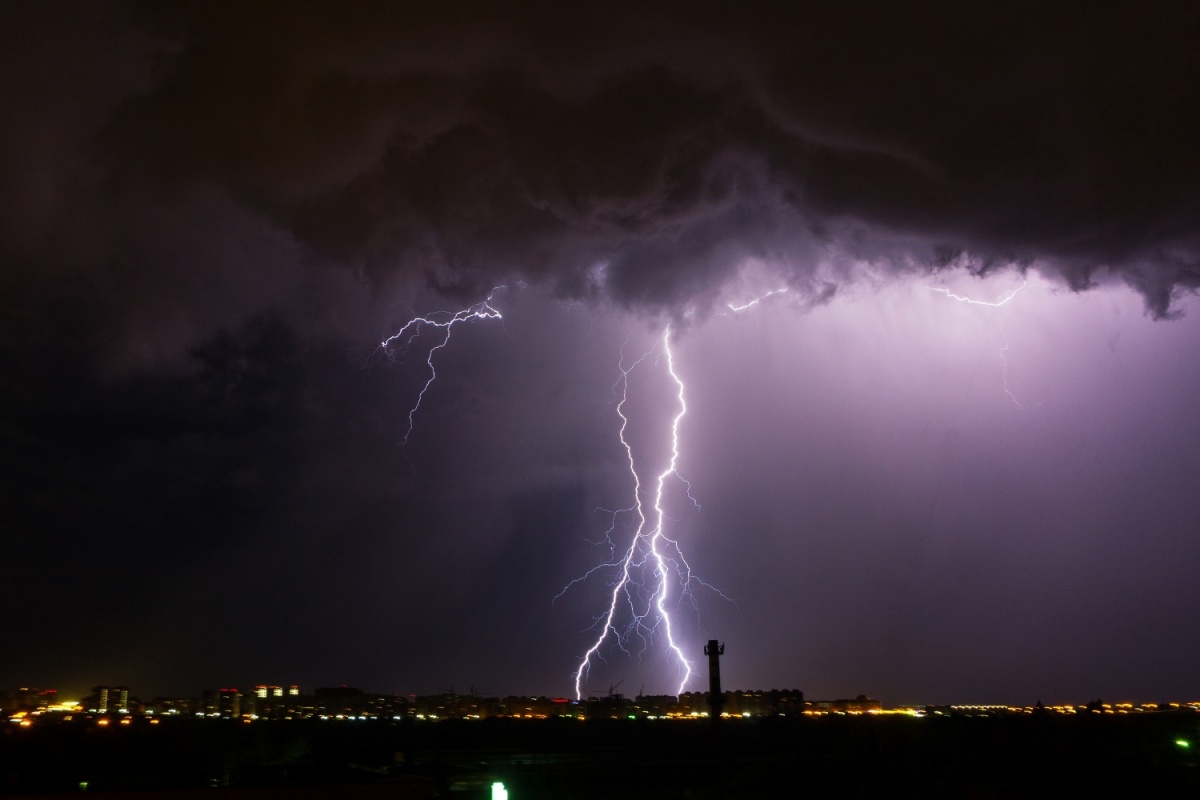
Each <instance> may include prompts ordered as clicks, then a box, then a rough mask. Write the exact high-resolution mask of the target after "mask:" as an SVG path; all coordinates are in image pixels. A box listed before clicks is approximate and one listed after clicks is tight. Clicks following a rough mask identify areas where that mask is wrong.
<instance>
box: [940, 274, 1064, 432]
mask: <svg viewBox="0 0 1200 800" xmlns="http://www.w3.org/2000/svg"><path fill="white" fill-rule="evenodd" d="M1028 283H1029V282H1028V281H1027V280H1022V281H1021V285H1020V286H1018V287H1017V288H1015V289H1010V290H1009V291H1007V292H1005V293H1004V294H1002V295H1001V296H1000V299H999V300H996V301H987V300H975V299H974V298H971V297H968V296H966V295H960V294H955V293H954V292H952V291H950V290H949V289H947V288H945V287H943V286H927V287H925V288H927V289H928V290H929V291H931V292H937V293H939V294H944V295H946V297H949V298H950V299H951V300H957V301H958V302H960V303H967V304H968V305H972V306H987V307H988V308H1000V307H1001V306H1004V305H1007V304H1008V303H1009V302H1010V301H1011V300H1012V299H1013V298H1014V297H1016V296H1017V295H1018V294H1019V293H1020V291H1021V290H1022V289H1024V288H1025V287H1026V285H1028ZM999 329H1000V338H1001V339H1003V340H1004V346H1003V347H1001V348H1000V361H1001V362H1002V363H1003V364H1004V370H1003V373H1002V381H1003V383H1004V393H1005V394H1006V395H1008V399H1010V400H1012V401H1013V405H1015V406H1016V407H1017V408H1019V409H1021V410H1022V411H1031V410H1033V409H1035V408H1038V407H1039V406H1041V405H1043V404H1044V403H1045V402H1046V400H1048V399H1049V398H1043V399H1042V400H1039V401H1038V402H1037V403H1035V404H1034V405H1031V406H1029V405H1025V404H1024V403H1022V402H1021V401H1020V400H1019V399H1017V396H1016V395H1015V394H1014V393H1013V391H1012V389H1010V388H1009V386H1008V336H1006V335H1005V333H1004V326H1003V325H1000V326H999Z"/></svg>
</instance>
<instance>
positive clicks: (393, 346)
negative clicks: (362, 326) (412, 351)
mask: <svg viewBox="0 0 1200 800" xmlns="http://www.w3.org/2000/svg"><path fill="white" fill-rule="evenodd" d="M506 288H508V287H507V286H497V287H495V288H493V289H492V291H491V292H489V293H488V296H487V299H485V300H483V301H482V302H479V303H476V304H475V305H473V306H468V307H467V308H464V309H463V310H462V311H456V312H453V313H451V312H449V311H441V312H434V313H433V314H430V315H429V316H425V317H413V318H412V319H410V320H409V321H408V322H406V323H404V327H402V328H401V329H400V330H398V331H396V332H395V333H393V334H392V335H391V336H389V337H387V338H386V339H384V340H383V341H382V342H380V343H379V349H380V350H381V351H383V353H384V354H385V355H387V357H388V358H390V359H393V360H395V354H396V353H397V352H399V353H400V354H404V353H407V352H408V349H409V347H410V346H411V345H412V343H413V342H414V341H416V339H417V337H418V336H420V335H421V331H423V330H424V329H425V328H435V329H437V330H439V331H441V332H442V334H443V335H442V340H441V341H440V342H438V343H437V344H435V345H433V346H432V347H430V348H429V351H428V353H427V354H426V356H425V364H426V365H427V366H428V367H429V378H428V379H427V380H426V381H425V385H424V386H422V387H421V391H420V392H418V393H417V400H416V402H415V403H413V405H412V408H410V409H409V410H408V428H407V429H406V430H405V431H404V438H403V439H402V440H401V444H404V445H407V444H408V437H409V436H411V435H412V431H413V422H414V420H415V418H416V414H417V411H418V410H419V409H420V408H421V403H422V402H423V401H424V400H425V393H426V392H428V391H429V387H430V386H432V385H433V382H434V381H435V380H437V368H436V367H434V365H433V357H434V354H435V353H437V351H439V350H441V349H442V348H443V347H445V346H446V345H448V344H450V334H451V332H452V331H453V330H454V326H455V325H458V324H459V323H461V322H470V321H473V320H477V319H504V317H503V316H502V315H501V314H500V312H499V311H497V310H496V308H495V307H494V306H493V305H492V298H493V297H495V295H496V292H498V291H500V290H502V289H506Z"/></svg>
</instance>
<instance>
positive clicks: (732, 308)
mask: <svg viewBox="0 0 1200 800" xmlns="http://www.w3.org/2000/svg"><path fill="white" fill-rule="evenodd" d="M787 290H788V287H786V286H784V287H783V288H782V289H772V290H771V291H769V292H767V293H766V294H764V295H760V296H758V297H756V298H754V299H753V300H750V301H749V302H746V303H742V304H741V305H739V306H735V305H734V304H733V303H726V304H725V305H726V306H727V307H728V308H729V310H730V311H733V312H738V311H745V310H746V309H748V308H753V307H754V306H756V305H758V304H759V303H761V302H762V301H763V300H766V299H767V298H768V297H774V296H775V295H777V294H786V293H787Z"/></svg>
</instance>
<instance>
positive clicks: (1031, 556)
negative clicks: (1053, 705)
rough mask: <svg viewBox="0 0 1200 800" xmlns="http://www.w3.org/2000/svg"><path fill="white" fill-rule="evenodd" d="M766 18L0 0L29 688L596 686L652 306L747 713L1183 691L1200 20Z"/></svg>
mask: <svg viewBox="0 0 1200 800" xmlns="http://www.w3.org/2000/svg"><path fill="white" fill-rule="evenodd" d="M774 6H775V4H771V5H764V6H760V7H751V8H750V9H749V10H747V9H746V8H745V7H744V4H739V6H738V9H739V10H737V11H735V10H733V6H731V5H723V4H715V3H681V4H661V5H657V6H656V7H655V8H654V9H651V10H647V9H643V8H641V7H640V5H639V4H631V5H629V6H627V7H624V8H622V7H621V6H619V5H614V4H612V3H597V4H590V3H577V4H569V8H562V7H560V6H559V4H545V5H544V6H543V5H537V4H528V5H521V6H519V7H518V8H516V9H514V8H512V7H511V4H497V5H486V4H467V5H466V6H465V7H462V8H456V9H453V10H450V11H445V12H441V11H430V10H428V9H425V8H423V7H421V8H418V7H415V6H414V7H411V8H410V7H408V4H397V3H379V4H371V3H363V4H357V5H355V6H354V8H352V9H350V10H346V9H341V8H339V9H336V10H335V9H333V8H332V7H330V8H329V9H327V10H325V11H323V12H314V11H312V10H304V11H300V12H298V11H296V10H295V9H293V8H292V6H291V4H286V3H278V4H271V3H264V4H258V5H255V6H254V7H253V8H250V9H247V8H245V7H244V6H243V4H238V3H228V4H227V3H211V4H208V3H206V4H200V5H195V6H193V5H186V4H173V3H167V4H159V3H155V4H136V3H129V4H125V3H78V4H70V3H62V4H40V3H33V2H17V3H6V4H3V5H0V112H2V113H0V186H3V187H4V192H3V194H2V198H3V200H2V201H0V385H2V386H3V387H4V390H3V392H0V470H2V472H0V475H2V476H3V480H2V481H0V531H2V532H3V536H4V539H3V541H4V543H5V558H4V564H5V566H4V578H3V580H2V581H0V609H3V611H2V612H0V613H2V614H3V616H2V617H0V618H2V619H3V622H4V625H5V630H6V637H5V639H6V641H8V642H11V643H13V644H12V646H9V647H6V648H5V649H6V657H5V658H4V659H3V662H4V663H3V664H0V688H3V687H5V686H10V685H17V684H20V685H25V684H30V683H41V684H51V685H55V684H57V685H59V686H60V688H65V689H66V690H68V691H69V690H73V689H79V688H86V687H88V686H90V685H92V684H96V683H108V684H119V683H124V684H127V685H129V686H131V687H132V688H133V689H134V690H135V692H141V693H143V694H146V695H148V694H153V693H158V692H164V693H165V692H176V693H187V692H191V691H194V690H198V689H200V688H203V687H209V686H216V685H228V684H238V683H244V684H251V683H255V682H262V681H273V682H283V681H286V682H299V683H301V684H303V685H306V686H313V685H328V684H338V683H346V684H350V685H357V686H362V687H364V688H368V689H374V690H382V691H390V690H393V689H394V690H396V691H399V692H431V691H435V690H436V689H438V688H443V687H450V686H454V687H455V688H457V689H460V690H466V689H467V688H468V687H472V686H473V687H475V688H476V689H478V690H480V691H483V692H487V693H509V692H552V693H557V694H568V693H570V692H571V690H572V681H571V674H572V672H573V671H574V670H575V668H576V666H577V664H578V658H579V657H580V656H581V655H582V653H583V652H584V651H585V650H586V649H587V647H588V645H589V644H590V641H591V637H590V635H589V634H588V632H587V631H586V630H585V629H586V628H587V627H588V626H589V625H590V624H591V622H592V619H593V617H594V615H595V614H597V613H599V611H600V610H601V606H602V603H603V602H604V595H605V593H606V590H605V585H604V581H603V579H602V578H593V579H592V580H589V581H587V582H584V583H581V584H578V585H576V586H574V587H572V589H571V590H570V591H569V592H568V593H566V594H565V595H564V596H563V597H561V598H560V599H558V600H557V601H555V602H553V603H552V602H551V601H552V600H553V599H554V598H555V596H556V595H557V594H558V593H559V591H560V590H561V589H562V587H563V586H564V585H566V584H568V583H569V582H570V581H572V580H573V579H574V578H577V577H579V576H581V575H583V574H585V573H586V572H587V570H588V569H589V568H590V567H592V566H594V565H595V564H596V563H597V562H598V561H599V560H602V559H603V558H604V557H605V556H606V554H607V551H606V550H604V548H602V547H597V546H595V545H594V544H592V542H595V541H597V540H598V539H599V538H600V537H601V536H602V535H603V533H604V531H605V530H606V529H607V528H608V527H609V525H610V523H611V521H612V518H611V515H608V514H605V513H604V512H603V511H597V509H605V508H607V509H614V508H621V507H625V506H627V505H628V504H629V502H630V499H631V498H630V492H631V490H632V485H631V479H630V476H629V474H628V471H627V469H626V468H625V465H624V458H625V452H624V449H623V448H622V446H621V443H620V440H619V438H618V431H619V428H620V419H619V417H618V416H617V413H616V397H615V395H614V392H613V387H614V382H616V381H617V379H618V378H619V377H620V375H621V372H620V366H621V364H622V361H621V359H622V353H625V355H626V356H627V357H628V356H630V355H639V354H641V353H643V352H646V351H647V350H649V349H650V348H652V347H653V346H654V343H655V342H656V341H657V340H658V339H659V338H660V337H661V335H662V332H663V330H664V328H665V326H666V325H667V324H668V323H669V324H670V325H671V326H672V330H673V331H674V336H673V339H672V341H673V343H674V346H673V352H674V356H675V366H676V368H677V370H678V374H679V375H680V377H681V379H682V380H683V381H684V383H685V385H686V393H687V398H688V414H687V416H686V417H685V418H684V419H683V420H682V421H681V425H680V453H679V471H680V473H681V474H682V475H683V476H684V477H685V478H686V479H687V480H688V481H690V484H691V487H692V495H693V497H694V498H695V500H696V501H697V503H698V505H699V507H698V508H696V507H694V506H692V505H691V504H690V503H688V502H687V501H686V498H685V497H682V495H680V494H679V493H678V492H675V493H674V494H672V495H671V496H670V497H668V498H667V499H668V503H667V516H668V518H669V522H668V525H669V529H670V532H671V535H672V536H673V537H675V538H677V539H678V541H680V543H681V547H683V549H684V551H685V552H686V554H687V556H688V558H689V560H690V563H691V565H692V567H693V568H694V570H695V572H696V574H697V575H698V576H699V577H700V578H702V579H703V580H704V581H705V582H707V583H708V584H710V585H711V586H713V587H715V589H716V590H719V593H718V592H717V591H709V590H700V591H697V593H696V595H695V605H694V606H692V605H689V606H686V607H684V608H680V609H678V610H677V613H678V617H677V620H678V625H679V627H678V631H679V640H680V641H681V643H682V645H683V646H684V647H685V648H689V652H691V653H693V654H694V655H695V658H696V659H697V661H698V662H699V661H700V660H701V659H702V656H701V654H700V645H702V644H703V642H704V641H705V640H707V639H709V638H718V639H721V640H723V641H725V642H726V643H727V651H726V656H725V658H724V660H723V671H724V673H725V683H726V685H727V686H729V687H731V688H733V687H754V688H770V687H780V688H782V687H789V688H801V689H804V690H805V691H806V692H807V693H808V694H809V695H810V696H813V697H833V696H846V695H851V696H852V695H855V694H858V693H867V694H871V695H873V696H877V697H880V698H882V699H884V700H885V701H888V702H905V701H922V702H953V701H975V702H990V701H998V702H1030V703H1031V702H1033V701H1035V700H1037V699H1039V698H1041V699H1044V700H1046V701H1047V702H1050V701H1057V700H1080V701H1086V700H1090V699H1093V698H1095V697H1103V698H1105V699H1110V698H1119V697H1129V698H1132V699H1144V700H1155V699H1160V698H1166V697H1172V698H1177V697H1182V696H1188V695H1189V693H1191V692H1193V690H1194V677H1195V675H1196V674H1197V672H1198V670H1200V644H1197V643H1196V642H1195V637H1194V636H1191V635H1190V633H1189V632H1190V625H1191V617H1192V616H1193V615H1194V614H1195V613H1196V612H1197V611H1200V582H1198V581H1196V580H1195V578H1194V574H1193V573H1194V572H1195V568H1196V565H1197V564H1200V539H1198V537H1197V536H1196V532H1197V529H1198V527H1200V526H1198V523H1197V521H1196V508H1197V506H1196V501H1195V487H1196V486H1197V485H1200V451H1198V449H1197V443H1198V442H1200V415H1198V414H1197V411H1198V410H1200V348H1198V347H1197V343H1198V342H1200V328H1198V327H1197V326H1198V325H1200V323H1197V322H1196V315H1197V313H1200V310H1198V309H1197V302H1196V299H1195V289H1196V287H1197V286H1200V266H1198V264H1200V222H1198V220H1200V155H1198V151H1197V148H1196V146H1195V142H1196V141H1200V129H1198V128H1200V124H1198V123H1197V121H1196V119H1195V114H1194V109H1195V108H1197V107H1200V96H1198V94H1200V56H1198V55H1197V53H1196V48H1195V46H1194V43H1195V41H1196V39H1197V34H1198V33H1200V10H1197V8H1196V7H1195V6H1194V5H1191V4H1184V3H1180V4H1172V3H1162V4H1155V5H1154V6H1153V8H1152V10H1146V9H1141V8H1138V9H1134V8H1132V7H1131V8H1130V9H1128V10H1126V11H1123V12H1121V13H1117V14H1096V13H1095V12H1093V14H1094V16H1090V17H1086V18H1083V17H1080V16H1079V15H1076V14H1073V13H1068V11H1066V10H1056V9H1048V8H1045V7H1043V6H1041V5H1038V4H1030V5H1022V4H1019V3H1018V4H1013V3H1005V4H1002V5H998V6H997V8H999V9H1003V10H1002V11H989V10H986V9H984V8H983V7H982V6H980V5H978V4H969V5H962V6H959V5H955V4H947V5H946V6H945V7H944V8H937V7H934V6H925V7H923V8H922V10H921V11H911V10H910V11H907V12H906V14H905V15H904V16H900V17H897V18H887V19H884V18H880V17H879V14H880V13H881V9H880V7H879V6H878V5H874V4H862V5H860V4H854V3H840V4H838V5H837V7H836V9H825V10H819V9H818V10H812V9H793V10H780V9H777V8H775V7H774ZM501 8H503V10H501ZM498 285H505V286H506V287H507V288H505V289H503V290H499V291H497V292H496V294H495V295H494V305H495V307H496V309H497V310H498V311H499V312H500V313H501V314H502V315H503V319H486V320H476V321H473V322H470V323H468V324H464V325H461V326H459V327H456V328H455V332H454V337H453V340H452V342H451V343H450V345H448V346H447V347H446V348H444V349H443V350H441V351H439V352H438V353H437V355H436V359H437V361H436V363H437V368H438V373H439V377H438V380H437V381H436V382H435V383H434V384H433V385H432V386H431V387H430V391H429V394H428V395H427V396H426V398H425V401H424V403H423V404H422V406H421V409H420V411H419V412H418V413H417V414H416V415H415V417H414V427H413V430H412V433H411V435H410V436H409V439H408V443H407V445H406V446H401V441H402V439H403V438H404V436H405V433H406V430H407V428H408V417H407V415H408V411H409V409H411V408H412V406H413V404H414V402H415V399H416V396H417V393H418V392H419V391H420V389H421V387H422V386H423V385H424V383H425V381H426V380H427V378H428V373H427V371H426V369H427V368H426V366H425V353H426V351H425V350H422V349H421V346H422V343H424V344H425V346H426V347H427V346H428V343H430V342H432V341H434V340H432V339H429V338H426V339H424V340H421V339H418V342H417V343H414V345H413V347H412V348H410V350H409V352H408V353H407V354H399V353H393V358H392V359H388V358H386V357H384V355H383V354H382V353H380V352H379V351H378V350H377V344H378V342H380V341H381V340H382V339H384V338H385V337H387V336H389V335H391V334H393V333H395V332H396V331H397V330H398V329H399V328H400V327H401V326H403V325H404V323H405V322H406V321H408V320H409V319H410V318H412V317H413V316H415V315H417V314H423V313H428V312H432V311H439V310H442V311H450V312H453V311H457V310H459V309H462V308H466V307H468V306H470V305H471V304H473V303H477V302H480V301H481V300H483V299H484V298H485V297H487V296H488V294H489V292H491V291H492V289H493V287H496V286H498ZM783 288H786V289H787V291H786V292H777V293H776V294H772V295H771V296H770V297H766V298H765V299H763V301H762V302H760V303H758V304H757V305H754V306H753V307H751V308H748V309H746V310H744V311H741V312H739V313H730V310H729V305H730V304H733V305H740V304H744V303H747V302H749V301H750V300H752V299H754V298H756V297H762V296H763V295H765V294H767V293H768V292H772V291H775V290H779V289H783ZM1018 289H1019V291H1018V292H1017V294H1016V295H1015V296H1012V299H1011V300H1009V301H1008V302H1007V303H1004V304H1003V305H1001V306H999V307H993V306H989V305H981V304H972V303H967V302H962V301H959V300H956V299H955V298H954V296H953V295H957V296H960V297H970V298H972V299H975V300H981V301H986V302H991V303H995V302H998V301H1000V300H1002V299H1003V298H1005V297H1008V296H1009V295H1011V293H1012V292H1013V291H1014V290H1018ZM939 290H948V291H939ZM625 363H626V364H628V361H627V362H625ZM645 366H646V368H645V369H641V368H639V370H638V371H636V372H634V373H632V374H631V383H630V399H629V401H628V406H627V408H628V410H629V412H630V427H629V429H628V436H629V441H630V443H631V447H632V448H633V451H634V454H635V457H636V458H639V459H645V463H646V464H655V463H661V462H662V459H663V458H664V457H665V456H666V454H667V450H666V446H667V442H666V440H665V439H664V438H663V433H664V431H665V430H666V427H664V426H669V423H670V419H671V417H672V416H673V414H674V413H675V408H674V407H673V406H672V405H671V402H672V397H673V391H674V385H673V384H672V383H670V381H669V376H667V375H666V374H665V373H664V372H663V370H662V369H661V368H660V367H661V364H657V365H656V364H654V363H652V362H647V364H646V365H645ZM656 460H657V461H656ZM676 488H677V487H676ZM622 533H624V534H626V535H628V531H627V530H626V529H624V528H621V527H618V528H617V529H616V531H615V535H617V536H618V537H619V536H620V535H621V534H622ZM721 594H723V595H724V596H725V597H724V598H723V597H722V596H721ZM604 655H605V659H606V660H605V661H603V662H601V663H599V665H598V666H597V668H596V669H595V670H594V672H593V674H592V675H591V676H589V680H588V683H589V685H588V687H587V688H589V689H598V690H601V691H604V690H607V688H608V687H609V686H610V685H613V684H616V683H617V682H619V681H624V683H623V685H622V687H621V690H622V691H625V692H627V693H631V694H632V693H636V692H637V691H638V690H639V689H640V688H642V687H644V688H645V691H647V692H655V693H658V692H667V691H670V690H672V689H673V686H674V674H675V673H674V670H673V667H672V665H671V664H669V663H668V661H667V659H665V657H664V652H663V647H662V643H661V641H656V642H652V643H651V645H650V646H649V647H648V648H647V649H646V651H645V652H644V653H643V654H642V655H641V656H640V657H627V656H625V655H622V654H620V653H619V652H617V651H613V650H606V651H604ZM702 685H703V678H702V677H700V678H699V679H697V680H694V681H693V684H692V686H693V688H702Z"/></svg>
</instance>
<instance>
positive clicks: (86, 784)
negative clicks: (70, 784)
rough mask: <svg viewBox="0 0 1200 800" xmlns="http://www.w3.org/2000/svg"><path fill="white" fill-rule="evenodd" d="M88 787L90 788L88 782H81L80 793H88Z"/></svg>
mask: <svg viewBox="0 0 1200 800" xmlns="http://www.w3.org/2000/svg"><path fill="white" fill-rule="evenodd" d="M87 787H88V782H87V781H80V782H79V791H81V792H86V791H87Z"/></svg>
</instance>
